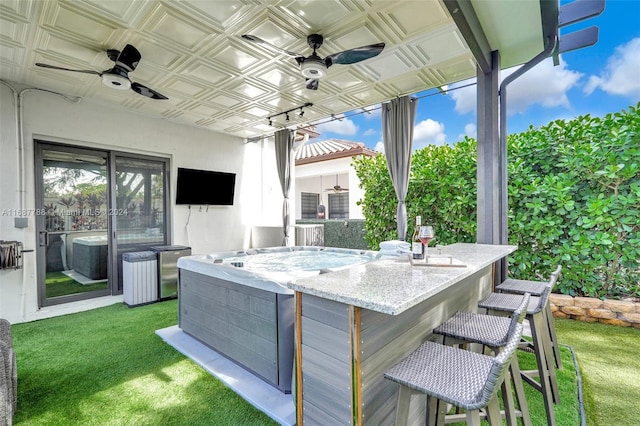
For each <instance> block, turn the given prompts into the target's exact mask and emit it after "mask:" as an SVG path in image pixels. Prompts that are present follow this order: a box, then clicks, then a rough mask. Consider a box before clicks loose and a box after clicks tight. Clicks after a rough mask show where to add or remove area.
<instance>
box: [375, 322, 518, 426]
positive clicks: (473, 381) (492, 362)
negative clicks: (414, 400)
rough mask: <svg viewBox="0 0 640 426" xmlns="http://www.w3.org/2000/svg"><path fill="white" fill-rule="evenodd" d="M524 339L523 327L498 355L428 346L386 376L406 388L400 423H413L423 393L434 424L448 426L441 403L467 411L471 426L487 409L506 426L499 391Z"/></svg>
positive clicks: (398, 408)
mask: <svg viewBox="0 0 640 426" xmlns="http://www.w3.org/2000/svg"><path fill="white" fill-rule="evenodd" d="M521 337H522V325H521V324H517V325H516V327H515V328H514V329H513V330H512V332H511V335H510V336H509V339H508V341H507V344H506V345H505V346H504V347H503V350H502V352H500V353H499V354H498V355H497V356H495V357H491V356H488V355H484V354H479V353H476V352H471V351H467V350H464V349H458V348H455V347H451V346H445V345H441V344H439V343H434V342H430V341H427V342H424V343H423V344H422V345H421V346H420V347H419V348H418V349H416V350H415V351H414V352H412V353H411V354H410V355H409V356H407V357H406V358H404V359H403V360H402V361H400V362H399V363H397V364H396V365H394V366H393V367H391V368H389V369H388V370H387V371H385V373H384V377H385V378H386V379H388V380H392V381H394V382H396V383H398V384H399V385H400V387H399V390H398V403H397V406H396V422H395V424H396V425H406V424H407V421H408V417H409V405H410V401H411V394H413V393H416V392H418V393H424V394H426V395H427V424H428V425H433V424H444V420H445V417H446V416H445V413H444V410H440V409H438V405H439V404H438V402H439V401H442V402H444V403H449V404H452V405H453V406H455V407H458V408H460V409H463V410H466V415H465V416H466V421H467V424H469V425H474V426H475V425H478V426H479V425H480V410H481V409H484V410H485V412H486V418H487V420H488V421H489V424H490V425H491V426H494V425H502V416H501V414H500V406H499V405H498V397H497V390H498V388H499V386H500V385H501V384H502V382H503V380H504V377H505V374H506V371H507V369H508V367H509V365H510V364H511V359H512V357H513V355H514V353H515V350H516V347H517V345H518V342H519V341H520V338H521ZM441 405H443V406H444V404H441Z"/></svg>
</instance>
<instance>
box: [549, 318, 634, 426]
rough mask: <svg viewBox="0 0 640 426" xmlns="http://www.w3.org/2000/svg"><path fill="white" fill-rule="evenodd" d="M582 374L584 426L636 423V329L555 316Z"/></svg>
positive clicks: (562, 337)
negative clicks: (573, 352)
mask: <svg viewBox="0 0 640 426" xmlns="http://www.w3.org/2000/svg"><path fill="white" fill-rule="evenodd" d="M556 329H557V330H556V331H557V333H558V340H559V341H560V342H561V343H564V344H567V345H570V346H572V347H573V349H574V351H575V353H576V357H577V358H578V365H579V366H580V371H581V373H582V385H583V389H584V399H585V410H586V412H587V425H588V426H638V425H640V329H637V328H636V329H634V328H625V327H615V326H612V325H606V324H600V323H585V322H581V321H574V320H563V319H556Z"/></svg>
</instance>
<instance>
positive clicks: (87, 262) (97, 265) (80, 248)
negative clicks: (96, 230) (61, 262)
mask: <svg viewBox="0 0 640 426" xmlns="http://www.w3.org/2000/svg"><path fill="white" fill-rule="evenodd" d="M107 244H108V241H107V235H106V234H105V235H88V236H84V237H77V238H75V239H74V240H73V269H74V270H75V271H76V272H79V273H80V274H82V275H84V276H85V277H88V278H90V279H92V280H104V279H106V278H107V259H108V252H109V248H108V245H107Z"/></svg>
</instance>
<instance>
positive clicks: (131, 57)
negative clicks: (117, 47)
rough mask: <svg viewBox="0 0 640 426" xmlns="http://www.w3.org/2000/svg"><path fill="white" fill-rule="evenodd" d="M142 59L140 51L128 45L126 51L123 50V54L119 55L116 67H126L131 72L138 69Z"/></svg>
mask: <svg viewBox="0 0 640 426" xmlns="http://www.w3.org/2000/svg"><path fill="white" fill-rule="evenodd" d="M140 59H142V55H141V54H140V52H139V51H138V49H136V48H135V47H133V46H132V45H130V44H127V45H126V46H125V47H124V49H122V52H120V55H118V59H116V65H120V66H124V67H125V69H126V70H127V71H129V72H131V71H133V70H135V69H136V67H137V66H138V63H139V62H140Z"/></svg>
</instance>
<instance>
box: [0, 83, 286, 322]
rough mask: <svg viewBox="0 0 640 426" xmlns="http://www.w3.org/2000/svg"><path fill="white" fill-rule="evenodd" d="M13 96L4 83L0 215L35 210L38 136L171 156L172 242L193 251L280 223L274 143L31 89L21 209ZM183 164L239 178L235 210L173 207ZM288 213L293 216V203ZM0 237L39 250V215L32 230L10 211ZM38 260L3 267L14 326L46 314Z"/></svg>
mask: <svg viewBox="0 0 640 426" xmlns="http://www.w3.org/2000/svg"><path fill="white" fill-rule="evenodd" d="M13 96H14V95H13V94H12V91H11V90H10V89H9V88H8V87H7V86H6V85H5V84H1V85H0V112H1V117H0V211H3V210H9V211H12V210H14V209H20V208H23V209H34V208H35V190H34V143H33V139H34V138H37V139H41V140H46V141H51V142H57V143H65V144H70V145H76V146H82V147H91V148H100V149H106V150H116V151H123V152H131V153H139V154H147V155H154V156H159V157H166V158H169V159H170V165H171V170H170V176H171V188H170V190H171V204H172V206H171V208H172V216H171V218H172V222H171V224H170V228H171V229H170V233H171V236H172V239H171V242H172V243H173V244H183V245H189V246H191V247H192V251H193V253H208V252H212V251H223V250H233V249H241V248H246V247H248V246H249V242H250V232H251V231H250V230H251V227H252V226H254V225H269V226H278V225H280V224H281V223H282V219H281V212H282V200H283V197H282V192H281V190H280V184H279V181H278V176H277V171H276V166H275V164H276V162H275V153H274V149H273V139H266V140H264V141H261V142H258V143H245V140H244V139H241V138H236V137H233V136H229V135H224V134H220V133H215V132H212V131H209V130H206V129H200V128H193V127H188V126H183V125H180V124H176V123H172V122H170V121H168V120H162V119H156V118H150V117H147V116H145V115H141V114H138V113H135V112H131V111H128V110H125V109H124V108H122V109H119V108H113V107H111V106H105V105H101V104H97V103H93V102H91V101H88V100H82V101H81V102H80V103H71V102H68V101H66V100H64V99H63V98H62V97H61V96H58V95H55V94H51V93H44V92H41V91H31V90H29V91H25V92H23V93H22V95H21V96H19V99H20V101H21V103H22V110H23V120H22V128H23V141H24V146H23V150H22V155H23V156H24V162H23V163H24V194H23V195H24V197H23V199H24V204H21V200H20V198H21V197H20V195H21V194H20V192H19V190H18V188H19V176H20V175H21V166H20V161H19V159H20V152H21V150H20V145H19V143H18V130H17V124H18V123H17V115H16V109H15V100H14V98H13ZM143 101H145V102H153V101H146V100H143ZM156 102H160V101H156ZM169 102H170V101H169ZM178 167H188V168H195V169H206V170H218V171H225V172H233V173H236V174H237V176H236V194H235V202H234V205H233V206H229V207H226V206H225V207H209V209H208V210H207V209H206V208H204V207H203V208H202V209H200V208H199V206H192V207H191V217H190V218H189V217H188V216H189V209H188V207H187V206H175V189H176V181H175V176H176V174H177V168H178ZM292 204H293V203H292ZM291 208H292V210H293V211H295V205H292V206H291ZM187 221H188V225H187ZM0 240H18V241H22V242H23V244H24V249H25V250H28V249H35V248H36V243H37V241H36V226H35V217H34V216H33V215H30V216H29V217H28V227H27V228H25V229H18V228H15V227H14V217H12V216H11V214H5V215H0ZM35 255H36V254H35V252H34V253H25V255H24V268H23V269H22V270H17V271H13V270H12V271H6V270H0V317H2V318H7V319H9V320H10V321H12V322H20V321H29V320H32V319H37V318H40V317H42V312H39V310H38V303H37V300H38V299H37V287H36V286H37V284H36V261H35V260H36V259H35ZM77 303H82V302H77ZM80 310H81V309H80Z"/></svg>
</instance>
